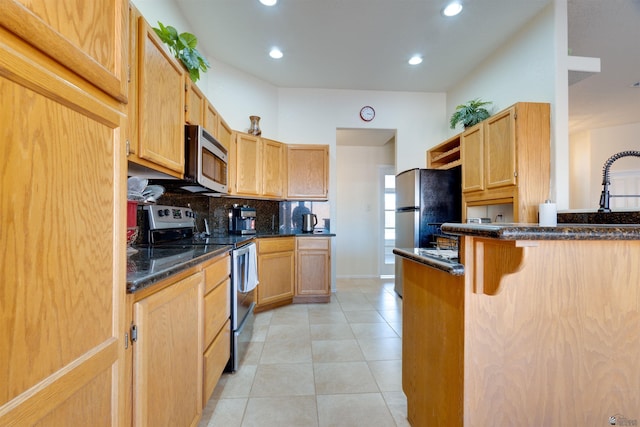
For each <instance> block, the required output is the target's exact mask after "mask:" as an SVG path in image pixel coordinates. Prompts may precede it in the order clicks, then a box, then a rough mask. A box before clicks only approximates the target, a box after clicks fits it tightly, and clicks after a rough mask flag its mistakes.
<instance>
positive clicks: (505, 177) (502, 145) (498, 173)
mask: <svg viewBox="0 0 640 427" xmlns="http://www.w3.org/2000/svg"><path fill="white" fill-rule="evenodd" d="M514 117H515V108H508V109H506V110H504V111H503V112H501V113H500V114H496V115H495V116H493V117H489V118H488V119H487V120H486V121H485V123H484V128H485V133H484V140H485V153H486V168H485V171H486V180H487V188H496V187H504V186H507V185H516V144H515V142H516V141H515V140H516V138H515V118H514Z"/></svg>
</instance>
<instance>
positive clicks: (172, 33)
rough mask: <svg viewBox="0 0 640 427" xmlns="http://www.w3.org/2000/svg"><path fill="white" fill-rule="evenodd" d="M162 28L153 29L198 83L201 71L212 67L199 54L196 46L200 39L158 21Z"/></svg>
mask: <svg viewBox="0 0 640 427" xmlns="http://www.w3.org/2000/svg"><path fill="white" fill-rule="evenodd" d="M158 25H159V27H160V28H155V27H154V28H153V30H154V31H155V32H156V34H157V35H158V37H160V40H162V42H163V43H164V44H166V45H167V46H169V50H170V51H171V53H172V54H173V56H175V57H176V58H177V59H179V60H180V61H181V62H182V64H183V65H184V66H185V67H186V68H187V71H189V77H191V80H192V81H193V82H197V81H198V79H200V71H202V72H206V71H207V69H208V68H209V67H211V65H210V64H209V61H207V60H206V58H205V57H204V56H202V55H201V54H200V52H198V50H197V49H196V45H197V44H198V38H197V37H196V36H194V35H193V34H191V33H186V32H185V33H180V34H178V31H177V30H176V29H175V28H174V27H172V26H170V25H168V26H166V27H165V26H164V25H163V24H162V22H160V21H158Z"/></svg>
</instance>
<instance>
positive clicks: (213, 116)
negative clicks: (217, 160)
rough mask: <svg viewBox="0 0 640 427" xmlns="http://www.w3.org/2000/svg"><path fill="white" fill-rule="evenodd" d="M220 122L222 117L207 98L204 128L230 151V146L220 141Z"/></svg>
mask: <svg viewBox="0 0 640 427" xmlns="http://www.w3.org/2000/svg"><path fill="white" fill-rule="evenodd" d="M219 121H220V115H219V114H218V112H217V111H216V109H215V108H214V107H213V105H211V103H210V102H209V101H208V100H207V99H206V98H205V103H204V124H203V126H204V128H205V129H206V130H207V131H209V133H210V134H211V135H213V137H214V138H215V139H217V140H218V142H219V143H221V144H222V145H224V146H225V147H226V148H227V150H228V149H229V145H228V144H225V143H223V142H222V141H220V135H218V128H219V125H218V123H219ZM229 134H231V132H229Z"/></svg>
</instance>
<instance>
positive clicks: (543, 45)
mask: <svg viewBox="0 0 640 427" xmlns="http://www.w3.org/2000/svg"><path fill="white" fill-rule="evenodd" d="M556 25H557V23H556V20H555V12H554V4H550V5H549V6H547V7H546V8H545V9H544V10H543V11H542V12H541V13H540V14H538V16H537V17H536V18H534V19H533V20H532V21H530V22H529V23H528V24H527V25H526V26H524V27H523V28H522V29H521V30H520V32H519V33H517V34H515V35H513V36H511V37H510V38H509V40H508V41H507V43H506V44H505V45H503V46H502V47H501V48H500V49H499V50H497V51H496V52H494V53H493V54H492V55H491V56H489V57H488V58H486V60H485V61H484V62H483V63H482V64H481V65H480V66H479V67H477V68H476V69H474V70H473V72H472V73H470V74H469V75H468V76H467V77H466V78H465V79H464V80H463V81H461V82H460V83H459V84H458V85H456V87H455V88H454V89H452V90H450V91H449V92H448V93H447V117H448V118H449V117H451V115H452V114H453V112H454V111H455V106H456V105H459V104H464V103H466V102H467V101H469V100H471V99H474V98H482V99H483V100H485V101H492V102H493V105H492V107H493V111H490V112H492V113H496V112H498V111H500V110H503V109H505V108H507V107H509V106H510V105H513V104H515V103H516V102H521V101H529V102H548V103H550V104H551V117H552V118H551V126H552V133H551V164H552V169H551V188H552V195H551V197H552V199H554V200H556V201H557V202H558V204H559V206H560V205H563V204H568V189H566V190H562V191H563V192H564V193H566V194H562V195H560V194H555V191H554V189H556V188H561V187H562V188H565V187H566V185H564V184H563V185H560V186H558V185H555V182H556V181H557V179H558V176H559V175H562V177H561V180H563V181H568V179H564V178H563V176H564V174H565V173H566V171H567V170H568V158H567V156H566V155H564V154H562V150H559V149H558V147H559V146H560V145H562V144H565V143H564V142H560V143H559V142H558V141H556V139H557V138H554V131H553V130H554V125H556V118H555V117H554V115H555V105H556V53H555V52H556V44H557V40H556V34H557V32H558V30H557V29H556ZM565 27H566V24H565ZM564 52H566V49H565V50H564ZM565 79H566V76H565ZM565 120H566V119H565ZM461 131H462V129H461V128H458V129H456V130H449V134H450V135H453V134H456V133H458V132H461ZM565 145H568V142H566V144H565ZM567 150H568V149H567ZM554 165H558V167H559V168H560V169H561V170H562V172H560V173H558V170H557V169H558V168H554ZM567 185H568V184H567ZM565 199H566V202H565ZM561 200H562V202H561Z"/></svg>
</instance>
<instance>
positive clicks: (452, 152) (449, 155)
mask: <svg viewBox="0 0 640 427" xmlns="http://www.w3.org/2000/svg"><path fill="white" fill-rule="evenodd" d="M461 164H462V160H461V159H460V135H456V136H454V137H451V138H449V139H447V140H446V141H444V142H443V143H441V144H438V145H436V146H435V147H433V148H431V149H429V150H427V169H451V168H452V167H455V166H459V165H461Z"/></svg>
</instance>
